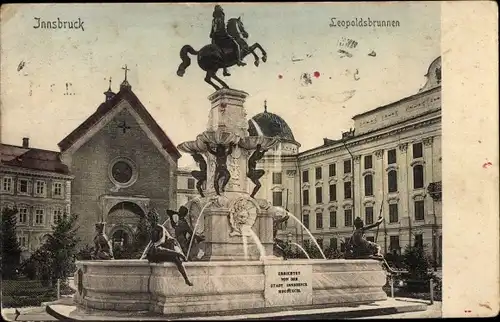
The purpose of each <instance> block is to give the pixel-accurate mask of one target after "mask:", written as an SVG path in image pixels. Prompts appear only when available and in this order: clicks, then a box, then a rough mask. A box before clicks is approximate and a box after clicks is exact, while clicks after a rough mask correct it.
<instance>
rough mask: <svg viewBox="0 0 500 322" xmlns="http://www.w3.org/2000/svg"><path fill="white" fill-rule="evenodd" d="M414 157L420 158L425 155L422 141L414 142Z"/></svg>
mask: <svg viewBox="0 0 500 322" xmlns="http://www.w3.org/2000/svg"><path fill="white" fill-rule="evenodd" d="M412 150H413V158H414V159H418V158H421V157H422V156H423V152H422V143H414V144H413V149H412Z"/></svg>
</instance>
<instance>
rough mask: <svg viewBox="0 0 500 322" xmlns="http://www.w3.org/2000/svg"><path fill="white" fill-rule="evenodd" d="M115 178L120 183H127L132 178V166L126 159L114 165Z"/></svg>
mask: <svg viewBox="0 0 500 322" xmlns="http://www.w3.org/2000/svg"><path fill="white" fill-rule="evenodd" d="M111 171H112V172H113V178H114V179H115V180H116V181H118V182H119V183H127V182H129V181H130V179H132V167H131V166H130V165H129V164H128V163H127V162H124V161H118V162H116V163H115V164H114V165H113V169H112V170H111Z"/></svg>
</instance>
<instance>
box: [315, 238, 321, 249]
mask: <svg viewBox="0 0 500 322" xmlns="http://www.w3.org/2000/svg"><path fill="white" fill-rule="evenodd" d="M316 241H317V242H318V245H319V248H321V250H323V238H318V239H316Z"/></svg>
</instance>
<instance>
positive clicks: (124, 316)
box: [46, 298, 427, 321]
mask: <svg viewBox="0 0 500 322" xmlns="http://www.w3.org/2000/svg"><path fill="white" fill-rule="evenodd" d="M426 310H427V304H425V303H416V302H411V301H407V300H405V299H397V298H396V299H394V298H388V299H386V300H384V301H378V302H374V303H366V304H359V305H351V306H331V307H325V305H321V306H320V307H318V308H314V307H312V308H306V309H304V308H301V307H292V308H285V309H284V310H279V311H277V309H276V308H275V309H268V310H267V311H266V312H260V313H255V312H254V311H253V310H240V311H227V312H224V313H225V314H223V315H222V314H221V313H217V314H215V313H213V314H204V315H202V314H197V315H196V316H193V315H192V314H191V315H178V314H177V315H169V316H167V315H159V314H154V313H151V312H111V311H97V310H87V311H86V310H82V309H80V308H78V307H76V306H74V305H72V306H70V305H50V306H47V307H46V312H47V313H48V314H50V315H51V316H53V317H54V318H56V319H58V320H64V321H89V320H92V321H107V320H108V321H139V320H140V321H165V320H166V319H167V318H168V320H169V321H176V320H179V321H189V320H198V321H220V320H226V321H228V320H233V321H235V320H254V321H256V320H269V319H274V320H285V319H293V320H309V319H355V318H364V317H376V316H384V315H393V314H402V313H408V312H419V311H426Z"/></svg>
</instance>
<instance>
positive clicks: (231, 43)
mask: <svg viewBox="0 0 500 322" xmlns="http://www.w3.org/2000/svg"><path fill="white" fill-rule="evenodd" d="M217 25H219V26H216V28H219V30H217V31H215V32H213V38H212V39H213V41H212V44H209V45H205V46H204V47H202V48H201V49H200V50H199V51H196V50H194V49H193V47H191V46H190V45H185V46H183V47H182V49H181V51H180V57H181V59H182V63H181V64H180V65H179V68H178V69H177V75H178V76H180V77H182V76H184V73H185V72H186V68H188V67H189V66H190V65H191V58H190V57H189V55H188V54H191V55H196V56H197V58H198V65H199V66H200V68H201V69H203V70H204V71H206V72H207V73H206V76H205V82H207V83H208V84H210V85H212V86H213V87H214V88H215V90H219V89H221V87H220V86H218V85H216V84H215V83H214V82H213V81H212V79H215V80H216V81H218V82H219V83H220V84H221V85H222V87H223V88H229V86H228V85H227V84H226V83H225V82H224V81H223V80H221V79H220V78H219V77H218V76H217V71H218V70H219V69H221V68H222V69H224V76H230V74H229V73H228V72H227V68H228V67H231V66H234V65H238V63H240V61H239V59H241V60H242V59H243V58H245V57H246V56H247V55H248V54H252V55H253V56H254V58H255V61H254V64H255V66H259V57H258V56H257V54H256V53H255V52H254V51H255V49H256V48H259V49H260V51H261V52H262V61H263V62H266V61H267V53H266V51H265V50H264V49H263V48H262V46H261V45H260V44H259V43H255V44H253V45H252V46H248V44H247V42H246V41H245V38H248V33H247V32H246V31H245V27H244V26H243V22H242V21H241V18H232V19H229V21H228V22H227V32H226V31H225V30H224V29H226V28H224V27H225V26H224V24H217ZM211 35H212V34H211ZM237 47H239V48H237ZM238 49H239V51H240V52H239V55H238ZM240 66H241V64H240Z"/></svg>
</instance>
